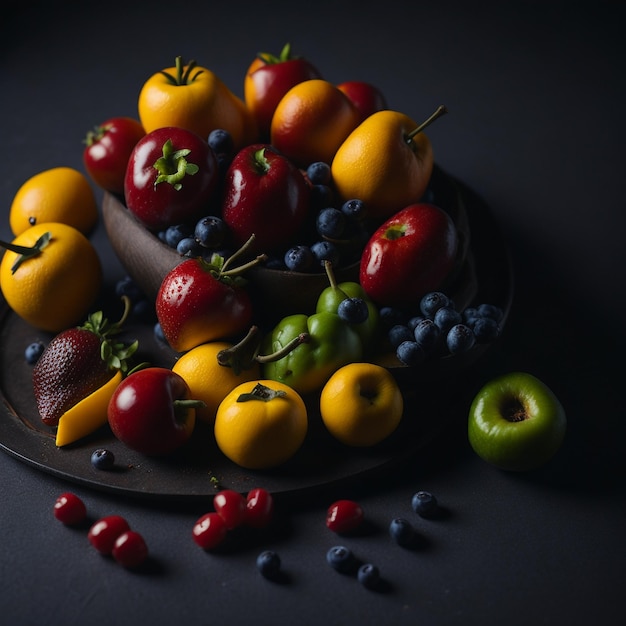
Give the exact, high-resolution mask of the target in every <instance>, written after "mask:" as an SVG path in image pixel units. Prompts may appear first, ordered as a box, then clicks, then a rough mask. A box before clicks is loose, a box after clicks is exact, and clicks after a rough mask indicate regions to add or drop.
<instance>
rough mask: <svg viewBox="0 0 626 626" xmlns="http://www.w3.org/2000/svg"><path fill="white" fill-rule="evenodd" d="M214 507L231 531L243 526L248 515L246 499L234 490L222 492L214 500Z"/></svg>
mask: <svg viewBox="0 0 626 626" xmlns="http://www.w3.org/2000/svg"><path fill="white" fill-rule="evenodd" d="M213 507H214V508H215V512H216V513H218V515H219V516H220V517H221V518H222V519H223V520H224V523H225V524H226V528H228V529H229V530H231V529H233V528H236V527H237V526H241V524H243V521H244V517H245V515H246V499H245V498H244V497H243V496H242V495H241V494H240V493H238V492H237V491H233V490H232V489H224V490H223V491H220V492H219V493H218V494H216V495H215V496H214V498H213Z"/></svg>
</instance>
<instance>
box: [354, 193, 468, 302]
mask: <svg viewBox="0 0 626 626" xmlns="http://www.w3.org/2000/svg"><path fill="white" fill-rule="evenodd" d="M457 247H458V235H457V230H456V227H455V226H454V223H453V222H452V219H451V218H450V216H449V215H448V214H447V213H446V212H445V211H444V210H443V209H440V208H439V207H437V206H435V205H433V204H427V203H418V204H411V205H409V206H407V207H406V208H404V209H402V210H401V211H399V212H398V213H396V214H395V215H393V216H392V217H390V218H389V219H388V220H387V221H386V222H384V223H383V224H382V225H381V226H380V227H379V228H378V229H377V230H376V231H375V232H374V234H373V235H372V237H371V238H370V240H369V242H368V243H367V245H366V246H365V249H364V250H363V255H362V256H361V267H360V274H359V280H360V283H361V286H362V287H363V289H364V290H365V292H366V293H367V295H368V296H369V297H370V298H371V299H372V300H373V301H374V302H376V303H377V304H378V305H379V306H400V307H401V306H404V305H413V304H415V303H417V302H419V301H420V299H421V298H422V296H423V295H424V294H426V293H427V292H429V291H434V290H436V289H438V288H439V287H440V285H441V284H442V282H443V281H444V280H445V278H446V277H447V276H448V274H449V273H450V271H451V270H452V268H453V267H454V263H455V259H456V252H457Z"/></svg>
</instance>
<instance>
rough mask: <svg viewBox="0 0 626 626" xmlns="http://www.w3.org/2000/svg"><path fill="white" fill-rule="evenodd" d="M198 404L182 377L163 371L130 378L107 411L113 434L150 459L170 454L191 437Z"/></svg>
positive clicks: (138, 373) (153, 369)
mask: <svg viewBox="0 0 626 626" xmlns="http://www.w3.org/2000/svg"><path fill="white" fill-rule="evenodd" d="M195 406H197V402H196V401H194V400H192V399H191V398H190V391H189V387H188V386H187V383H186V382H185V381H184V380H183V378H182V377H181V376H179V375H178V374H176V373H175V372H173V371H172V370H170V369H167V368H163V367H147V368H145V369H140V370H137V371H135V372H132V373H131V374H129V375H128V376H127V377H126V378H125V379H124V380H123V381H122V382H121V383H120V384H119V385H118V387H117V388H116V390H115V392H114V393H113V396H112V397H111V401H110V402H109V408H108V420H109V426H110V427H111V430H112V431H113V434H114V435H115V437H116V438H117V439H119V440H120V441H121V442H122V443H124V444H125V445H127V446H128V447H129V448H131V449H133V450H136V451H137V452H141V453H142V454H146V455H148V456H161V455H165V454H170V453H171V452H174V450H176V449H178V448H180V447H181V446H182V445H183V444H184V443H185V442H186V441H187V440H188V439H189V437H191V434H192V432H193V429H194V427H195V421H196V413H195Z"/></svg>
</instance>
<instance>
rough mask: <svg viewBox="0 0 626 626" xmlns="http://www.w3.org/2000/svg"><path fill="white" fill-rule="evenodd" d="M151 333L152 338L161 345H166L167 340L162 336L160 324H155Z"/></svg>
mask: <svg viewBox="0 0 626 626" xmlns="http://www.w3.org/2000/svg"><path fill="white" fill-rule="evenodd" d="M152 332H153V334H154V338H155V339H156V340H157V341H160V342H162V343H167V339H166V338H165V335H164V334H163V328H162V327H161V324H160V323H159V322H157V323H156V324H155V325H154V328H153V331H152Z"/></svg>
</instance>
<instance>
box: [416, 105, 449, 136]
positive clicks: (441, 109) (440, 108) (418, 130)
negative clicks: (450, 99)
mask: <svg viewBox="0 0 626 626" xmlns="http://www.w3.org/2000/svg"><path fill="white" fill-rule="evenodd" d="M447 112H448V109H447V108H446V107H445V105H443V104H442V105H440V106H438V107H437V110H436V111H435V112H434V113H433V114H432V115H431V116H430V117H429V118H428V119H427V120H426V121H424V122H422V123H421V124H420V125H419V126H418V127H417V128H415V129H414V130H412V131H411V132H410V133H409V134H408V135H407V136H406V142H407V143H411V140H412V139H413V137H415V135H417V134H418V133H421V132H422V131H423V130H424V129H425V128H426V127H427V126H430V125H431V124H432V123H433V122H434V121H435V120H436V119H438V118H440V117H441V116H442V115H445V114H446V113H447Z"/></svg>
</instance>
